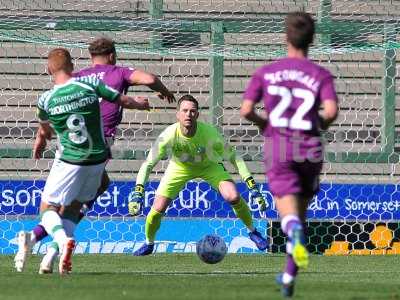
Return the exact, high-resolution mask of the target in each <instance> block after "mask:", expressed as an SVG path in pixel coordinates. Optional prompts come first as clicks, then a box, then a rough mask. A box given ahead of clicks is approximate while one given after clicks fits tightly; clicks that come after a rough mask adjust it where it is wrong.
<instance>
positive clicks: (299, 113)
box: [243, 58, 337, 161]
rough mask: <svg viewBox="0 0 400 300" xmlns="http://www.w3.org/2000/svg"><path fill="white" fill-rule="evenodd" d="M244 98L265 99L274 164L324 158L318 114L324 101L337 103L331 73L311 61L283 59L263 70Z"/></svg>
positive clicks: (252, 81) (262, 68)
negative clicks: (275, 162)
mask: <svg viewBox="0 0 400 300" xmlns="http://www.w3.org/2000/svg"><path fill="white" fill-rule="evenodd" d="M243 98H244V99H247V100H252V101H254V102H259V101H261V99H264V108H265V110H266V111H267V113H268V125H267V128H266V130H265V132H264V135H265V137H266V140H267V141H266V142H267V143H268V142H272V145H273V157H274V160H276V159H277V156H279V157H280V160H281V161H282V160H283V161H287V160H294V159H296V158H297V157H296V156H297V155H299V158H300V159H303V160H304V159H305V158H307V159H310V158H311V159H312V158H317V157H320V156H321V154H322V145H321V141H320V138H319V135H320V133H319V118H318V110H319V107H320V105H321V101H325V100H334V101H337V96H336V92H335V87H334V83H333V77H332V75H331V73H330V72H329V71H328V70H326V69H324V68H323V67H321V66H319V65H317V64H315V63H313V62H311V61H310V60H308V59H297V58H283V59H281V60H278V61H276V62H274V63H271V64H269V65H265V66H263V67H261V68H259V69H258V70H257V71H256V72H255V73H254V75H253V76H252V78H251V80H250V83H249V85H248V87H247V89H246V92H245V94H244V97H243ZM283 147H285V148H283ZM317 148H319V149H320V150H316V149H317ZM313 149H314V150H315V151H312V150H313ZM310 150H311V151H310Z"/></svg>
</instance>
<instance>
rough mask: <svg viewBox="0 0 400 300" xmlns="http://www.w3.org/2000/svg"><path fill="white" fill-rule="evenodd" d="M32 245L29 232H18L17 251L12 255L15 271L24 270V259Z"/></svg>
mask: <svg viewBox="0 0 400 300" xmlns="http://www.w3.org/2000/svg"><path fill="white" fill-rule="evenodd" d="M33 245H34V243H33V242H31V233H30V232H25V231H20V232H18V251H17V254H16V255H15V257H14V266H15V269H16V270H17V272H22V271H23V270H24V268H25V264H26V261H27V260H28V257H29V255H30V254H31V253H32V247H33Z"/></svg>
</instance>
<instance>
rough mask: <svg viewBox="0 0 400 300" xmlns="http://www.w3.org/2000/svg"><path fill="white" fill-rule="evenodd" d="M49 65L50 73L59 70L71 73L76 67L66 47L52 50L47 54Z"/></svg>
mask: <svg viewBox="0 0 400 300" xmlns="http://www.w3.org/2000/svg"><path fill="white" fill-rule="evenodd" d="M47 67H48V71H49V73H50V74H54V73H55V72H59V71H64V72H66V73H71V72H72V70H73V69H74V65H73V63H72V58H71V54H70V53H69V51H68V50H67V49H64V48H56V49H53V50H51V51H50V52H49V54H48V56H47Z"/></svg>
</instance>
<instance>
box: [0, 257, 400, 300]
mask: <svg viewBox="0 0 400 300" xmlns="http://www.w3.org/2000/svg"><path fill="white" fill-rule="evenodd" d="M39 261H40V258H39V257H38V256H32V257H31V259H30V260H29V262H28V267H27V269H26V270H25V272H24V273H22V274H18V273H16V272H15V271H14V270H13V269H12V265H13V257H12V256H1V255H0V299H2V300H3V299H4V300H5V299H7V300H8V299H38V300H39V299H40V300H46V299H51V300H54V299H80V300H85V299H88V300H89V299H90V300H91V299H93V300H94V299H96V300H101V299H107V300H117V299H177V300H178V299H229V300H232V299H246V300H250V299H282V298H281V295H280V292H279V290H278V289H277V287H276V285H275V275H276V273H278V272H279V271H280V270H281V268H282V265H283V263H284V256H273V255H227V256H226V257H225V259H224V260H223V261H222V262H221V263H219V264H216V265H206V264H204V263H202V262H201V261H200V260H199V259H198V258H197V256H196V255H195V254H156V255H151V256H147V257H133V256H131V255H76V256H75V257H74V258H73V270H74V271H73V272H74V273H73V274H72V275H69V276H64V277H61V276H59V275H58V274H57V273H55V274H52V275H39V274H37V269H38V266H39ZM399 269H400V257H399V256H360V257H353V256H349V257H323V256H312V257H311V263H310V267H309V268H308V269H307V270H306V271H303V272H302V273H301V274H300V276H299V278H298V280H297V286H296V293H295V297H294V298H295V299H335V300H336V299H351V300H361V299H392V300H394V299H396V300H397V299H399V300H400V276H399V275H400V271H399Z"/></svg>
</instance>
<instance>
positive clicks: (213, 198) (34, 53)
mask: <svg viewBox="0 0 400 300" xmlns="http://www.w3.org/2000/svg"><path fill="white" fill-rule="evenodd" d="M298 10H302V11H306V12H309V13H311V14H312V15H313V16H314V17H315V19H316V20H317V35H316V40H315V42H314V45H313V47H312V49H311V51H310V56H311V58H312V59H313V60H315V61H317V62H319V63H320V64H321V65H323V66H325V67H327V68H328V69H329V70H330V71H331V72H332V73H333V74H334V75H335V77H336V89H337V92H338V94H339V99H340V116H339V118H338V120H337V121H336V123H335V124H334V125H333V126H332V128H331V129H330V130H329V131H328V132H325V133H324V142H325V145H326V163H325V166H324V170H323V174H322V175H321V181H322V185H321V191H320V193H319V194H318V195H317V197H315V198H314V199H313V201H312V203H311V205H310V208H309V211H308V217H309V231H308V238H309V248H310V251H312V252H313V253H324V254H327V255H332V254H395V253H397V254H398V253H400V241H399V238H400V229H399V220H400V190H399V178H400V177H399V176H400V169H399V164H398V162H399V153H398V152H399V147H400V145H399V143H398V129H399V126H400V124H399V121H398V119H399V116H398V114H399V113H400V111H399V109H400V104H399V101H398V100H396V99H398V95H399V83H398V77H399V72H398V70H399V68H398V67H396V63H397V61H398V59H399V55H398V52H399V50H398V49H399V48H400V38H399V28H400V24H399V23H400V21H399V20H400V3H398V1H391V0H380V1H378V0H376V1H375V0H371V1H361V0H319V1H318V0H308V1H307V0H302V1H300V0H297V1H293V0H291V1H283V0H282V1H281V0H273V1H272V0H271V1H267V0H265V1H259V0H246V1H233V0H220V1H215V0H185V1H180V0H164V1H162V0H153V1H124V0H117V1H116V0H113V1H110V0H101V1H99V0H93V1H77V0H71V1H45V0H32V1H11V0H2V8H0V46H1V47H0V108H1V109H0V137H1V146H0V170H1V172H0V193H1V194H0V229H1V230H0V253H3V254H12V253H15V251H16V249H17V248H16V239H15V237H16V234H17V232H18V231H20V230H30V229H32V228H33V227H34V225H35V224H37V222H38V217H37V215H38V210H39V204H40V193H41V190H42V189H43V186H44V182H45V179H46V177H47V175H48V173H49V170H50V167H51V164H52V159H53V157H54V150H55V147H56V143H55V142H53V143H51V144H50V145H49V147H48V150H47V151H46V152H45V153H44V158H43V159H40V160H38V161H36V160H34V159H33V158H32V145H33V142H34V138H35V133H36V130H37V128H38V120H37V118H36V115H35V111H36V104H37V100H38V96H39V95H40V94H42V93H43V92H44V91H45V90H47V89H49V88H51V87H52V82H51V79H50V77H49V76H48V75H47V74H46V56H47V53H48V51H49V50H51V49H52V48H54V47H66V48H68V49H69V50H70V51H71V54H72V56H73V59H74V64H75V69H76V70H78V69H82V68H85V67H88V66H89V65H90V59H89V55H88V51H87V45H88V43H89V42H90V41H92V40H93V39H95V38H97V37H100V36H107V37H110V38H112V39H114V40H115V42H116V43H117V53H118V62H117V63H118V64H119V65H124V66H130V67H134V68H138V69H142V70H145V71H148V72H151V73H154V74H156V75H158V76H159V77H160V78H161V80H162V81H163V82H164V83H165V85H166V86H167V87H168V88H169V89H170V90H171V91H173V92H174V93H176V95H177V96H180V95H183V94H187V93H190V94H192V95H193V96H194V97H195V98H197V99H198V100H199V102H200V104H201V117H200V118H201V120H204V121H207V122H211V123H213V124H215V125H216V126H218V128H219V129H220V130H221V132H223V134H224V136H225V138H226V139H227V140H228V141H229V142H230V143H231V144H232V145H233V146H235V148H236V149H237V151H238V153H240V155H242V156H243V157H244V159H245V160H246V163H247V165H248V166H249V169H250V171H251V172H252V173H253V175H254V176H255V178H256V181H257V182H259V183H261V189H262V192H263V194H264V195H265V197H266V199H267V202H268V209H267V212H266V213H260V212H258V210H257V206H256V205H255V203H251V202H250V201H249V196H248V192H247V190H246V188H245V185H244V184H243V183H241V182H240V178H239V176H238V174H235V173H234V170H233V168H232V167H231V166H229V164H228V163H227V164H226V167H227V168H228V170H229V171H231V172H232V173H233V174H234V178H235V180H237V183H238V188H239V191H240V192H241V193H242V196H243V197H244V198H245V199H246V200H248V201H249V205H250V207H251V210H252V212H253V216H254V218H255V223H256V224H255V225H256V226H257V227H258V228H259V229H260V230H261V231H262V232H263V233H264V234H265V235H268V236H269V238H270V242H271V246H270V248H269V251H271V252H284V247H283V245H284V235H283V233H282V232H281V231H280V229H279V222H278V215H277V212H276V210H275V206H274V204H273V199H272V196H271V194H270V192H269V190H268V183H267V182H266V181H265V177H264V168H263V163H262V159H263V158H262V153H263V151H262V146H263V145H262V143H263V139H262V136H261V135H260V133H259V132H258V130H257V129H256V127H254V126H252V125H251V124H249V123H248V122H246V121H244V120H242V119H241V118H240V116H239V111H238V109H239V107H240V103H241V98H242V94H243V91H244V89H245V86H246V84H247V82H248V80H249V78H250V76H251V74H252V73H253V72H254V71H255V70H256V69H257V68H258V67H260V66H262V65H263V64H265V63H268V62H270V61H272V60H274V59H276V58H277V57H280V56H283V55H285V47H284V26H283V20H284V17H285V15H286V14H287V13H288V12H291V11H298ZM129 94H136V95H150V97H151V100H152V101H151V102H152V105H153V109H152V110H151V111H150V112H137V111H130V112H125V113H124V118H123V120H122V123H121V125H120V126H119V130H118V134H117V138H116V142H115V145H114V146H113V149H112V151H113V157H114V158H113V159H112V160H111V161H110V162H109V163H108V165H107V171H108V174H109V176H110V178H111V180H112V182H111V185H110V187H109V189H108V190H107V192H105V193H104V194H103V195H102V196H100V197H99V198H98V199H97V202H96V204H95V206H94V208H93V209H92V210H91V211H89V212H88V213H87V217H86V218H85V219H84V220H83V221H82V222H81V223H80V225H79V227H78V229H77V231H76V238H77V241H78V244H77V248H76V253H130V252H132V251H133V250H136V249H137V248H138V247H140V246H141V244H142V243H143V242H144V239H145V236H144V221H145V215H146V214H147V212H148V211H149V208H150V206H151V203H152V201H153V200H154V192H155V189H156V187H157V185H158V183H159V180H160V178H161V177H162V175H163V171H164V169H165V167H166V164H167V161H163V162H160V163H159V165H158V166H156V168H155V169H154V170H153V173H152V174H151V177H150V183H149V184H148V185H147V186H146V199H145V210H144V214H143V215H141V216H140V217H137V218H132V217H129V216H128V214H127V199H128V194H129V192H130V190H131V188H132V186H133V184H134V180H135V178H136V175H137V172H138V169H139V167H140V165H141V163H142V162H143V159H144V158H145V156H146V154H147V151H148V149H149V148H150V146H151V144H152V143H153V142H154V141H155V139H156V137H157V136H158V135H159V134H160V132H161V131H162V130H163V129H164V128H165V127H166V126H167V125H169V124H172V123H174V122H175V121H176V119H175V107H174V105H173V104H172V105H169V104H166V103H165V102H162V101H159V100H157V99H156V97H153V96H152V95H151V93H150V91H149V89H147V88H146V87H140V86H137V87H132V88H131V89H130V90H129ZM396 96H397V97H396ZM259 109H262V107H259ZM206 233H216V234H219V235H221V236H223V237H224V239H225V241H226V242H227V244H228V249H229V250H228V251H229V252H234V253H236V252H256V249H255V246H254V245H253V244H252V243H251V241H250V240H249V239H248V238H247V233H246V229H245V227H244V226H243V224H241V222H240V221H239V220H237V219H236V218H235V216H234V214H233V212H232V210H231V209H230V207H229V205H227V204H226V203H224V202H223V200H222V198H221V196H220V195H219V194H217V193H216V192H214V191H213V190H212V189H211V188H210V186H209V185H208V184H207V183H205V182H202V181H191V182H189V183H188V184H187V185H186V187H185V189H184V190H183V191H182V192H181V193H180V195H179V197H178V199H176V200H175V201H174V202H173V203H172V204H171V207H170V208H169V209H168V211H167V214H166V218H165V219H164V221H163V223H162V226H161V229H160V231H159V233H158V235H157V246H156V251H157V252H193V251H194V247H195V242H196V241H197V240H199V239H200V238H201V237H202V235H204V234H206ZM46 247H47V240H44V241H43V242H42V243H38V244H37V245H36V247H35V248H34V252H35V253H43V252H44V251H45V250H46Z"/></svg>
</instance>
